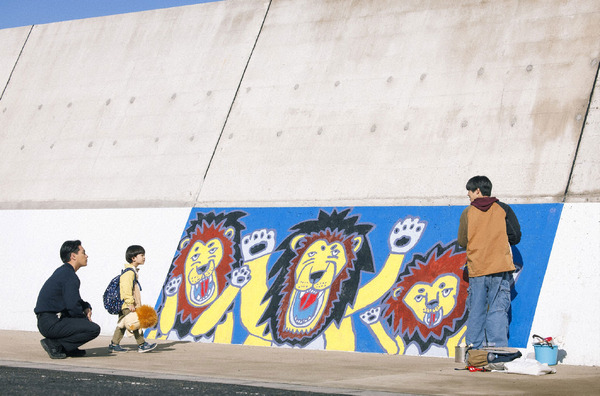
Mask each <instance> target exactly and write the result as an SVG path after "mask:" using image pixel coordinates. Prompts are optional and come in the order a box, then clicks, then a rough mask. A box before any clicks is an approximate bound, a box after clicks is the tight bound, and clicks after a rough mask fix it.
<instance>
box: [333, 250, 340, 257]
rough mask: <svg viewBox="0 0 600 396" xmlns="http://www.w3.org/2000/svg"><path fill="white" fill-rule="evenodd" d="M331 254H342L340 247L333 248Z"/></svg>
mask: <svg viewBox="0 0 600 396" xmlns="http://www.w3.org/2000/svg"><path fill="white" fill-rule="evenodd" d="M331 254H333V255H334V256H337V255H338V254H340V251H339V250H338V249H333V250H332V251H331Z"/></svg>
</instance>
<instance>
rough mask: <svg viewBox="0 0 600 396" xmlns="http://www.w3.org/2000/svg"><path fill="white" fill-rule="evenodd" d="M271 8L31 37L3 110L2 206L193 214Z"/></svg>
mask: <svg viewBox="0 0 600 396" xmlns="http://www.w3.org/2000/svg"><path fill="white" fill-rule="evenodd" d="M265 8H266V5H265V3H264V2H262V1H233V2H215V3H208V4H200V5H197V6H189V7H178V8H171V9H166V10H158V11H148V12H141V13H133V14H125V15H117V16H111V17H104V18H94V19H87V20H77V21H69V22H63V23H55V24H48V25H40V26H35V27H34V29H33V32H32V33H31V36H30V38H29V41H28V43H27V45H26V46H25V49H24V51H23V54H22V56H21V58H20V60H19V62H18V65H17V67H16V68H15V72H14V74H13V78H12V80H11V83H10V85H9V87H8V89H7V90H6V94H5V95H4V97H3V99H2V107H3V108H4V109H6V111H5V112H4V113H2V114H1V115H0V130H1V132H0V138H1V139H2V142H3V145H2V158H3V160H2V162H1V165H0V178H1V179H2V180H3V183H7V184H9V185H10V187H11V188H10V189H4V190H3V192H2V196H1V199H0V201H1V203H2V205H3V206H4V207H65V206H67V207H73V206H75V207H94V206H103V207H106V206H113V207H114V206H166V205H169V204H170V203H173V202H176V203H177V205H182V204H183V203H186V202H187V203H193V202H194V201H195V199H196V196H197V195H198V193H199V190H200V188H201V186H202V179H203V176H204V173H205V172H206V169H207V167H208V164H209V160H210V158H211V156H212V153H213V150H214V147H215V145H216V142H217V140H218V138H219V135H220V133H221V130H222V128H223V124H224V122H225V119H226V116H227V113H228V111H229V108H230V106H231V103H232V101H233V98H234V95H235V92H236V89H237V86H238V84H239V81H240V78H241V75H242V72H243V70H244V67H245V65H246V63H247V59H248V57H249V54H250V51H251V49H252V47H253V45H254V43H255V41H256V36H257V34H258V31H259V28H260V26H261V23H262V20H263V18H264V13H265ZM8 31H9V33H11V32H12V29H8ZM18 32H21V30H18V31H15V33H18ZM15 33H12V35H14V34H15ZM3 35H4V32H3ZM3 58H4V56H3ZM11 59H12V60H13V62H14V56H13V57H11ZM15 170H18V172H15Z"/></svg>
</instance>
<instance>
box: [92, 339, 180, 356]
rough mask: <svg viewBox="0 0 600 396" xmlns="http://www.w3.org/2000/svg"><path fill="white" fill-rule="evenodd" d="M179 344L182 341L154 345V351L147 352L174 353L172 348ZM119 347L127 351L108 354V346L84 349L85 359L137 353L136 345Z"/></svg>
mask: <svg viewBox="0 0 600 396" xmlns="http://www.w3.org/2000/svg"><path fill="white" fill-rule="evenodd" d="M181 343H182V341H172V342H168V343H164V344H158V345H156V348H154V350H152V351H151V352H148V353H161V352H168V351H174V350H175V348H173V346H174V345H176V344H181ZM121 346H122V347H123V348H125V349H127V352H109V351H108V346H107V347H101V348H85V351H86V355H85V357H106V356H116V355H119V354H121V353H133V352H137V345H135V344H132V345H121Z"/></svg>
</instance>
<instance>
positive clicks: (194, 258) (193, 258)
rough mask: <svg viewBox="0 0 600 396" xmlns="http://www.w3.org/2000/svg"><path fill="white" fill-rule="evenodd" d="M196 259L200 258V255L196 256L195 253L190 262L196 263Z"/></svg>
mask: <svg viewBox="0 0 600 396" xmlns="http://www.w3.org/2000/svg"><path fill="white" fill-rule="evenodd" d="M198 257H200V254H198V253H197V254H194V255H193V256H192V260H193V261H196V260H198Z"/></svg>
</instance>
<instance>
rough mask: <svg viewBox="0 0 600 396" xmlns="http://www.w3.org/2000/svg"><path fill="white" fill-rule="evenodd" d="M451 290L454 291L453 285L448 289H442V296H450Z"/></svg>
mask: <svg viewBox="0 0 600 396" xmlns="http://www.w3.org/2000/svg"><path fill="white" fill-rule="evenodd" d="M451 292H452V288H451V287H449V288H447V289H444V290H442V296H444V297H448V296H449V295H450V293H451Z"/></svg>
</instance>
